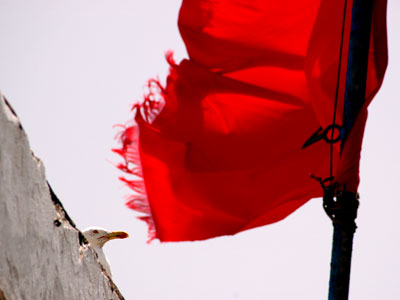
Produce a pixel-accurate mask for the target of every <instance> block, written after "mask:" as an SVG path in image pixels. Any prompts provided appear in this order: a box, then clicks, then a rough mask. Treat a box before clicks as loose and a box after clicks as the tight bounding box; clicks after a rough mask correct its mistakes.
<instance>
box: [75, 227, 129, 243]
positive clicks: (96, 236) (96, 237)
mask: <svg viewBox="0 0 400 300" xmlns="http://www.w3.org/2000/svg"><path fill="white" fill-rule="evenodd" d="M82 233H83V235H84V236H85V238H86V239H87V240H88V242H89V244H90V245H91V246H92V247H93V248H97V247H98V248H102V247H103V246H104V244H105V243H107V242H108V241H110V240H113V239H125V238H127V237H129V235H128V234H127V233H126V232H124V231H108V230H105V229H103V228H98V227H90V228H87V229H85V230H84V231H83V232H82Z"/></svg>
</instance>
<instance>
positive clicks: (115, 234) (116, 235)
mask: <svg viewBox="0 0 400 300" xmlns="http://www.w3.org/2000/svg"><path fill="white" fill-rule="evenodd" d="M102 237H104V238H106V239H107V240H108V241H109V240H113V239H126V238H127V237H129V234H127V233H126V232H124V231H113V232H111V233H109V234H106V235H105V236H102Z"/></svg>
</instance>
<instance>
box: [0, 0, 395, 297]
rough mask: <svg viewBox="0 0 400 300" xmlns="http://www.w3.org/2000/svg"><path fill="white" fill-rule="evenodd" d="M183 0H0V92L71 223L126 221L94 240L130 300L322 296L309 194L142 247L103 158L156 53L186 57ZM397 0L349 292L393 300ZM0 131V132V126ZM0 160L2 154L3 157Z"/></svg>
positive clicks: (323, 246)
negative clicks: (201, 235) (276, 211)
mask: <svg viewBox="0 0 400 300" xmlns="http://www.w3.org/2000/svg"><path fill="white" fill-rule="evenodd" d="M179 6H180V1H178V0H172V1H162V0H158V1H155V0H146V1H137V0H131V1H128V0H63V1H62V0H0V90H1V91H2V93H3V94H4V95H5V96H6V97H7V98H8V100H9V101H10V103H11V105H12V106H13V107H14V109H15V110H16V112H17V114H18V115H19V117H20V119H21V121H22V125H23V127H24V128H25V131H26V132H27V134H28V137H29V140H30V143H31V147H32V149H33V151H34V153H35V154H36V155H37V156H38V157H39V158H41V159H42V160H43V162H44V164H45V166H46V171H47V178H48V180H49V182H50V184H51V185H52V187H53V189H54V191H55V192H56V194H57V195H58V197H59V198H60V199H61V201H62V203H63V204H64V206H65V208H66V209H67V211H68V213H69V214H70V215H71V217H72V219H73V220H74V221H75V222H76V224H77V226H78V227H79V228H80V229H84V228H86V227H88V226H93V225H98V226H101V227H105V228H107V229H112V230H125V231H127V232H129V233H130V234H131V238H130V239H126V240H121V241H114V242H110V244H108V245H106V246H105V252H106V254H107V256H108V257H109V259H110V261H111V265H112V269H113V273H114V280H115V282H116V283H117V285H118V287H119V288H120V290H121V292H122V293H123V295H124V296H125V298H126V299H127V300H131V299H134V300H150V299H152V300H153V299H154V300H164V299H165V300H187V299H191V300H200V299H201V300H204V299H212V300H213V299H218V300H231V299H242V300H249V299H251V300H258V299H260V300H261V299H274V300H276V299H284V300H286V299H288V300H289V299H290V300H293V299H316V300H317V299H318V300H320V299H326V298H327V291H328V280H329V264H330V251H331V237H332V227H331V224H330V221H329V220H328V217H326V216H325V214H324V212H323V209H322V207H321V200H320V199H314V200H312V201H310V202H309V203H308V204H307V205H305V206H304V207H302V208H301V209H299V210H298V211H297V212H296V213H294V214H293V215H291V216H290V217H288V218H287V219H286V220H284V221H282V222H279V223H277V224H274V225H270V226H266V227H263V228H258V229H254V230H250V231H247V232H244V233H241V234H238V235H236V236H234V237H222V238H215V239H212V240H208V241H204V242H194V243H168V244H160V243H158V242H154V243H152V244H150V245H147V244H146V243H145V242H146V234H147V229H146V226H145V224H143V223H142V222H140V221H137V220H136V219H135V218H134V213H133V211H131V210H129V209H127V208H126V207H125V206H124V195H126V194H127V193H128V192H129V191H128V189H126V188H125V187H124V186H123V184H122V183H121V182H119V181H118V180H117V177H118V176H119V175H121V174H120V172H118V170H116V169H115V168H114V167H113V166H112V165H111V164H110V163H109V161H113V162H117V161H118V157H117V156H116V155H114V154H112V153H111V151H110V149H111V148H112V147H115V146H116V143H115V142H114V140H113V137H114V135H115V134H116V130H115V129H113V128H112V126H113V125H114V124H117V123H124V122H125V121H127V120H128V119H129V118H130V117H131V114H130V112H129V109H130V105H131V104H132V103H133V102H134V100H136V99H139V98H140V97H141V95H142V93H143V89H142V88H143V85H144V83H145V81H146V80H147V79H148V78H149V77H152V76H157V75H159V76H160V78H162V79H163V78H165V75H166V72H167V68H168V66H167V64H166V62H165V60H164V51H165V50H167V49H173V50H175V53H176V57H177V59H178V60H179V59H180V58H182V57H184V56H185V55H186V52H185V49H184V45H183V43H182V41H181V39H180V36H179V33H178V29H177V26H176V22H177V14H178V9H179ZM399 16H400V2H399V1H398V0H389V8H388V31H389V61H390V62H389V68H388V71H387V73H386V79H385V82H384V84H383V87H382V89H381V91H380V93H379V94H378V96H377V97H376V98H375V100H374V102H373V103H372V104H371V106H370V116H369V120H368V124H367V128H366V135H365V139H364V150H363V153H362V161H361V162H362V165H361V186H360V190H359V191H360V194H361V206H360V209H359V217H358V219H357V224H358V227H359V228H358V230H357V232H356V236H355V243H354V253H353V265H352V278H351V288H350V299H363V300H368V299H371V300H372V299H374V300H375V299H386V300H391V299H393V300H394V299H400V289H399V280H400V255H399V253H400V234H399V233H400V229H399V226H400V218H399V211H400V197H399V192H398V190H397V188H398V186H399V180H400V175H399V171H398V169H399V166H400V158H399V157H400V155H399V153H400V143H399V139H398V136H399V129H400V118H399V117H398V116H397V114H398V112H399V108H400V104H399V101H398V95H399V91H398V88H399V83H400V81H399V79H398V78H399V73H400V55H399V54H398V53H400V18H399ZM0 130H1V129H0ZM0 163H1V162H0Z"/></svg>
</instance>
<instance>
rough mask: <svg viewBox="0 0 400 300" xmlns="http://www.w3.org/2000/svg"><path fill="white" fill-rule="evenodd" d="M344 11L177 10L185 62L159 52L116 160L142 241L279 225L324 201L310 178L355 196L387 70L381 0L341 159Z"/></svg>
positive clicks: (289, 0)
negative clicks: (362, 99) (160, 59)
mask: <svg viewBox="0 0 400 300" xmlns="http://www.w3.org/2000/svg"><path fill="white" fill-rule="evenodd" d="M346 3H347V6H345V4H346ZM351 7H352V1H351V0H349V1H345V0H334V1H333V0H325V1H324V0H306V1H294V0H282V1H270V0H256V1H246V0H218V1H213V0H183V3H182V7H181V11H180V14H179V22H178V23H179V29H180V32H181V35H182V38H183V40H184V42H185V44H186V47H187V50H188V53H189V57H190V58H189V59H187V60H186V59H185V60H183V61H182V62H181V63H180V64H176V63H175V62H174V61H173V59H172V54H168V57H167V58H168V61H169V63H170V65H171V69H170V75H169V76H168V78H167V85H166V87H165V88H164V87H162V86H161V85H160V84H159V83H158V82H156V81H150V82H149V93H148V95H147V96H146V99H145V100H144V101H143V102H141V104H136V105H135V106H134V108H135V121H136V124H135V125H133V126H130V127H127V128H126V129H125V130H124V132H123V133H122V135H121V141H122V148H121V149H119V150H116V151H117V152H118V153H119V154H121V155H122V156H123V158H124V163H123V164H121V165H120V168H121V169H122V170H124V171H125V172H127V173H128V174H134V175H135V176H134V177H135V178H133V179H129V180H128V179H124V181H125V182H126V183H127V184H128V186H130V187H131V188H132V189H133V190H134V191H135V192H136V193H135V195H133V196H132V197H131V198H130V199H129V201H128V203H127V204H128V206H129V207H131V208H133V209H136V210H138V211H140V212H142V213H144V214H145V216H144V217H142V219H143V220H145V221H146V222H148V223H149V225H150V231H151V233H152V237H156V238H158V239H160V240H161V241H184V240H202V239H207V238H211V237H215V236H220V235H230V234H235V233H237V232H240V231H243V230H246V229H249V228H253V227H257V226H262V225H266V224H270V223H273V222H276V221H279V220H281V219H283V218H285V217H286V216H287V215H289V214H290V213H292V212H293V211H294V210H296V209H297V208H299V207H300V206H301V205H303V204H304V203H305V202H307V201H308V200H309V199H311V198H314V197H321V196H322V194H323V190H322V189H321V187H320V184H319V183H318V182H317V181H316V180H314V179H313V178H311V177H312V176H314V177H320V178H321V179H326V178H330V177H331V176H333V177H335V180H336V181H337V182H339V183H341V184H344V185H347V187H348V188H349V189H350V190H352V191H356V190H357V186H358V171H359V154H360V150H361V141H362V134H363V131H364V124H365V120H366V106H367V105H368V103H369V102H370V100H371V99H372V97H373V96H374V95H375V93H376V92H377V90H378V89H379V87H380V85H381V82H382V80H383V75H384V72H385V68H386V64H387V49H386V23H385V22H386V0H377V1H375V7H374V12H373V24H372V31H371V46H370V53H369V66H368V80H367V92H366V98H367V100H368V101H366V104H365V106H364V108H363V109H362V111H361V112H360V114H359V115H360V117H359V119H358V120H357V121H356V123H355V125H354V127H353V130H352V132H351V133H350V136H349V138H348V139H347V141H346V143H345V145H344V149H343V152H342V155H340V147H341V145H340V144H341V142H340V136H339V130H340V125H341V122H342V115H343V98H344V88H345V75H346V64H347V50H346V49H348V43H349V32H350V21H351ZM340 49H342V51H340ZM339 66H340V68H339ZM339 70H341V71H340V74H339Z"/></svg>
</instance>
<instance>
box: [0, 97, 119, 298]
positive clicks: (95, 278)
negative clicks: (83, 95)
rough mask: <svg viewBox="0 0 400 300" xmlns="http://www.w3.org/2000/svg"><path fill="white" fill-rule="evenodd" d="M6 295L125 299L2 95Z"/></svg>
mask: <svg viewBox="0 0 400 300" xmlns="http://www.w3.org/2000/svg"><path fill="white" fill-rule="evenodd" d="M0 299H1V300H3V299H7V300H18V299H27V300H35V299H38V300H39V299H40V300H42V299H58V300H61V299H68V300H75V299H96V300H97V299H107V300H110V299H123V297H122V295H121V294H120V293H119V291H118V289H117V287H116V286H115V285H114V283H113V282H112V281H111V279H110V278H109V277H108V276H107V275H106V274H105V273H104V272H103V269H102V267H101V265H100V264H99V263H98V261H97V256H96V253H95V252H94V251H93V249H91V248H90V247H89V246H88V245H87V243H86V241H85V239H84V238H83V236H82V235H81V233H80V232H79V230H78V229H76V228H75V225H74V223H73V222H72V221H71V219H70V218H69V217H68V215H67V214H66V213H65V211H64V209H63V207H62V204H61V202H60V201H59V200H58V199H57V197H56V196H55V194H54V193H53V192H50V189H49V185H48V183H47V181H46V178H45V171H44V166H43V163H42V162H41V161H40V160H39V159H38V158H36V157H35V156H34V155H33V154H32V152H31V150H30V146H29V143H28V139H27V136H26V134H25V132H24V131H23V128H22V126H21V124H20V122H19V120H18V118H17V116H16V115H15V113H14V112H13V110H12V108H11V107H10V106H9V105H8V103H7V101H6V100H5V98H4V97H3V96H2V95H1V94H0Z"/></svg>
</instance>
